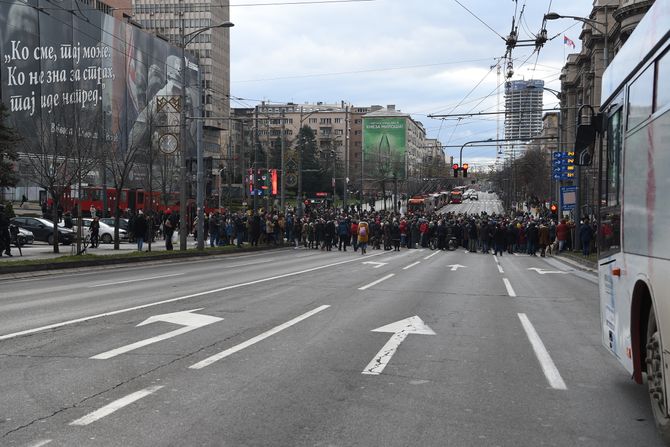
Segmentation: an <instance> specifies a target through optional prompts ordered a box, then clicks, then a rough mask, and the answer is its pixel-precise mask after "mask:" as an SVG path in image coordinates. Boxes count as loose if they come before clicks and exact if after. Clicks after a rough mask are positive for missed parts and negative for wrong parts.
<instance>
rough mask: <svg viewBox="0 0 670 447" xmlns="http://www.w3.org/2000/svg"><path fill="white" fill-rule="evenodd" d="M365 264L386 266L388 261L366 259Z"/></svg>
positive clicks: (377, 266) (376, 267)
mask: <svg viewBox="0 0 670 447" xmlns="http://www.w3.org/2000/svg"><path fill="white" fill-rule="evenodd" d="M363 264H370V265H374V267H373V268H375V269H378V268H379V267H383V266H385V265H386V262H374V261H365V262H364V263H363Z"/></svg>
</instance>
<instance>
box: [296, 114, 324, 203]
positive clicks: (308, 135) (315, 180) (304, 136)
mask: <svg viewBox="0 0 670 447" xmlns="http://www.w3.org/2000/svg"><path fill="white" fill-rule="evenodd" d="M318 149H319V148H318V145H317V142H316V135H315V134H314V131H313V130H312V128H311V127H309V126H303V127H302V129H300V133H299V134H298V150H299V152H300V154H301V155H300V156H301V157H302V191H303V194H304V196H305V197H313V196H314V193H316V192H318V191H323V183H324V175H323V172H322V169H321V165H320V163H319V159H318Z"/></svg>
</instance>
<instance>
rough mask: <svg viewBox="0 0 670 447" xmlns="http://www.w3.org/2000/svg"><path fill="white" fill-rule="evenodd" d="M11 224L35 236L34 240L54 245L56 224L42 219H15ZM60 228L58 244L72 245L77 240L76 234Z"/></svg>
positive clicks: (59, 226)
mask: <svg viewBox="0 0 670 447" xmlns="http://www.w3.org/2000/svg"><path fill="white" fill-rule="evenodd" d="M11 223H13V224H15V225H16V226H18V227H19V228H23V229H24V230H28V231H30V232H31V233H32V234H33V237H34V240H36V241H42V242H47V243H49V244H50V245H51V244H53V237H54V235H53V228H54V223H53V222H52V221H50V220H48V219H43V218H41V217H13V218H12V219H11ZM57 228H58V242H60V243H61V244H63V245H70V244H72V243H73V242H74V240H75V232H74V231H72V230H70V229H69V228H65V227H63V226H61V225H58V226H57Z"/></svg>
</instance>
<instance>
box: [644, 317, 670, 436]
mask: <svg viewBox="0 0 670 447" xmlns="http://www.w3.org/2000/svg"><path fill="white" fill-rule="evenodd" d="M664 378H665V370H664V361H663V346H662V345H661V336H660V334H659V331H658V325H657V324H656V313H655V312H654V308H653V307H652V308H651V310H650V311H649V323H648V324H647V385H648V387H649V397H650V399H651V409H652V412H653V413H654V419H655V420H656V426H657V427H658V430H659V432H660V434H661V436H662V437H663V439H664V440H665V441H666V442H670V417H668V415H667V414H666V412H665V406H666V400H667V398H668V393H667V391H666V389H665V381H664Z"/></svg>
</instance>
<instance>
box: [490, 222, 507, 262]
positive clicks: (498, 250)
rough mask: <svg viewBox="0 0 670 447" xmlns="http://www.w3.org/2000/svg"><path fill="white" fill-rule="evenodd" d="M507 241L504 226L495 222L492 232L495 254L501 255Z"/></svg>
mask: <svg viewBox="0 0 670 447" xmlns="http://www.w3.org/2000/svg"><path fill="white" fill-rule="evenodd" d="M506 243H507V231H506V230H505V227H504V226H503V225H501V224H497V225H496V227H495V230H494V232H493V245H494V246H495V248H494V251H495V253H494V254H496V255H498V254H499V255H500V256H502V255H503V251H504V250H505V244H506Z"/></svg>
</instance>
